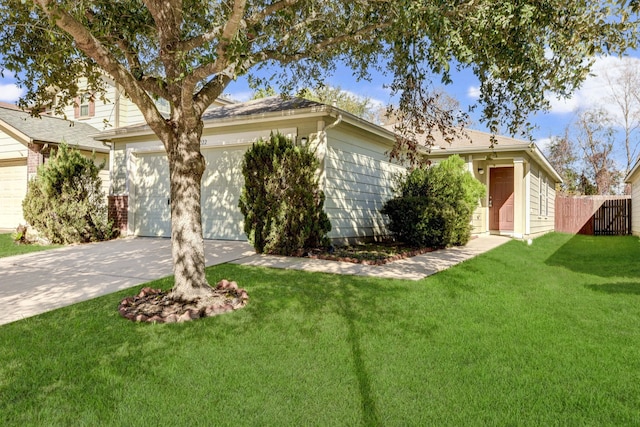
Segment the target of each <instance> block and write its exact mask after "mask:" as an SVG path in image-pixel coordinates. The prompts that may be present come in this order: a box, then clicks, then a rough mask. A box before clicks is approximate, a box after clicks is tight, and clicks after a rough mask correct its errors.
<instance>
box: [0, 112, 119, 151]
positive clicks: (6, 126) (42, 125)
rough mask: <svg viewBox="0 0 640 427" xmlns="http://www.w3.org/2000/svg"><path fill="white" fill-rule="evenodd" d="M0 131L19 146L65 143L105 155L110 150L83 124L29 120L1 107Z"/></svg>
mask: <svg viewBox="0 0 640 427" xmlns="http://www.w3.org/2000/svg"><path fill="white" fill-rule="evenodd" d="M0 129H2V130H5V131H7V132H9V133H11V134H12V135H14V136H15V137H16V139H18V140H19V141H20V142H22V143H25V144H26V143H30V142H37V143H44V144H55V145H57V144H60V143H61V142H63V141H64V142H66V143H67V144H68V145H69V146H71V147H76V148H79V149H84V150H91V151H97V152H103V153H106V152H108V151H109V149H108V148H107V147H105V146H104V144H102V143H101V142H100V141H96V140H95V139H94V138H93V137H92V135H95V134H96V129H95V128H94V127H93V126H90V125H88V124H85V123H82V122H71V121H68V120H65V119H60V118H57V117H50V116H40V117H32V116H31V114H29V113H27V112H25V111H22V110H17V109H13V108H6V107H3V106H0Z"/></svg>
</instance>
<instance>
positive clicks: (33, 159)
mask: <svg viewBox="0 0 640 427" xmlns="http://www.w3.org/2000/svg"><path fill="white" fill-rule="evenodd" d="M43 163H44V156H43V155H42V144H34V143H29V150H28V154H27V175H28V176H29V177H31V176H34V175H35V174H36V172H38V166H40V165H41V164H43Z"/></svg>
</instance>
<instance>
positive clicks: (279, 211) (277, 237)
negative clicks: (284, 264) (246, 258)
mask: <svg viewBox="0 0 640 427" xmlns="http://www.w3.org/2000/svg"><path fill="white" fill-rule="evenodd" d="M317 169H318V160H317V159H316V157H315V156H314V154H313V153H311V152H310V151H309V149H308V148H307V147H296V146H294V145H293V143H292V142H291V141H290V140H288V139H286V138H285V137H284V136H282V135H272V136H271V138H270V140H269V141H267V142H265V141H262V140H261V141H258V142H256V143H254V144H253V146H252V147H251V149H249V150H248V151H247V152H246V154H245V158H244V162H243V166H242V174H243V175H244V180H245V185H244V187H243V189H242V194H241V195H240V202H239V207H240V210H241V211H242V214H243V215H244V229H245V232H246V234H247V237H248V238H249V241H250V242H251V243H252V244H253V246H254V248H255V249H256V252H258V253H272V254H280V255H295V254H299V253H300V252H301V251H302V250H303V249H305V248H314V247H318V246H320V245H322V244H324V243H326V242H325V239H326V237H325V235H326V233H328V232H329V231H330V230H331V224H330V222H329V219H328V217H327V214H326V213H325V212H324V210H323V206H324V193H323V192H322V191H321V190H320V187H319V183H318V177H317V175H316V172H317Z"/></svg>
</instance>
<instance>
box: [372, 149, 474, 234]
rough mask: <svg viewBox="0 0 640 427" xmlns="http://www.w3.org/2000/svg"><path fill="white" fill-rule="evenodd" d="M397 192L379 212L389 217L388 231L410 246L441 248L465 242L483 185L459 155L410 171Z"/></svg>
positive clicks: (469, 232)
mask: <svg viewBox="0 0 640 427" xmlns="http://www.w3.org/2000/svg"><path fill="white" fill-rule="evenodd" d="M397 192H398V194H399V195H398V197H395V198H393V199H390V200H388V201H387V202H386V203H385V204H384V206H383V208H382V211H381V212H382V213H383V214H385V215H388V217H389V224H388V227H389V230H390V231H391V232H392V233H394V234H395V235H396V236H397V237H398V239H400V240H401V241H403V242H406V243H408V244H411V245H416V246H428V247H445V246H450V245H456V246H457V245H464V244H466V243H467V242H468V241H469V239H470V238H471V225H470V221H471V215H472V214H473V211H474V210H475V208H476V207H477V206H478V199H479V198H480V197H482V196H483V195H484V193H485V187H484V185H483V184H481V183H480V182H479V181H477V180H476V179H475V178H474V177H473V176H472V175H471V174H470V173H468V172H467V170H466V169H465V163H464V161H463V160H462V159H461V158H460V157H459V156H451V157H449V158H447V159H446V160H444V161H442V162H441V163H439V164H438V165H435V166H429V167H425V168H420V169H414V170H413V171H411V172H410V173H409V174H408V175H407V176H406V177H405V179H404V180H403V181H402V182H401V183H400V184H399V188H398V189H397Z"/></svg>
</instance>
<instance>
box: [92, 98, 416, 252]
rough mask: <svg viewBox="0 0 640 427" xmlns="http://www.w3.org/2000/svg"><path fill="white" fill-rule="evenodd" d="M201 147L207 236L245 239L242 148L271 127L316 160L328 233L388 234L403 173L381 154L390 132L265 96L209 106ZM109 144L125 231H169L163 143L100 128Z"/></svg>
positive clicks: (140, 133) (145, 132)
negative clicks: (387, 206)
mask: <svg viewBox="0 0 640 427" xmlns="http://www.w3.org/2000/svg"><path fill="white" fill-rule="evenodd" d="M203 120H204V130H203V134H202V140H201V150H202V154H203V156H204V158H205V159H206V162H207V169H206V171H205V174H204V176H203V178H202V180H203V181H202V182H203V185H202V206H203V209H202V223H203V234H204V237H205V238H207V239H229V240H246V235H245V234H244V229H243V216H242V214H241V212H240V209H239V208H238V199H239V196H240V192H241V188H242V185H243V177H242V173H241V165H242V161H243V156H244V153H245V151H246V150H247V149H248V148H249V147H250V146H251V144H252V143H253V142H255V141H257V140H258V139H260V138H265V139H266V138H269V136H270V134H271V133H272V132H273V133H275V132H279V133H281V134H283V135H285V136H288V137H289V138H291V139H292V140H293V141H295V142H296V143H297V144H309V145H310V146H311V148H312V149H313V150H314V151H315V153H316V155H317V156H318V158H319V159H320V164H321V166H320V174H321V178H320V181H321V186H322V189H323V190H324V192H325V196H326V199H325V211H326V212H327V215H328V216H329V219H330V221H331V225H332V230H331V232H330V235H329V237H330V238H332V239H335V240H341V241H348V240H356V239H362V238H365V237H371V236H380V235H383V234H386V229H385V218H383V217H382V215H381V214H380V212H379V210H380V209H381V208H382V205H383V203H384V201H386V200H387V199H388V198H390V197H391V196H392V187H393V182H394V181H393V180H394V177H395V176H396V175H397V174H398V173H401V172H403V171H404V168H403V167H402V166H400V165H397V164H393V163H391V162H390V161H389V160H388V158H387V156H386V152H387V151H388V150H389V149H390V148H391V146H392V144H393V141H394V134H393V133H392V132H390V131H388V130H386V129H384V128H381V127H379V126H377V125H374V124H372V123H369V122H367V121H365V120H362V119H360V118H358V117H356V116H353V115H351V114H349V113H346V112H344V111H340V110H338V109H336V108H334V107H331V106H328V105H324V104H320V103H318V102H314V101H308V100H304V99H298V98H294V99H289V100H283V99H281V98H278V97H271V98H264V99H259V100H254V101H249V102H245V103H241V104H231V105H225V106H219V107H217V108H212V109H211V110H209V111H208V112H207V113H205V115H204V117H203ZM98 139H99V140H100V141H103V142H104V143H106V144H109V145H110V146H111V157H112V159H113V164H112V181H111V183H112V193H111V196H110V199H111V201H110V203H111V208H112V212H113V215H114V217H116V218H118V219H119V221H118V223H119V226H120V227H121V231H122V232H123V234H128V235H138V236H165V237H168V236H170V233H171V221H170V199H169V194H170V192H169V172H168V163H167V159H166V154H165V151H164V147H163V145H162V144H161V143H160V141H159V140H158V138H157V137H156V136H155V135H154V134H153V133H152V131H151V129H150V128H149V127H148V126H147V125H140V126H129V127H125V128H118V129H112V130H108V131H105V132H103V133H102V134H101V135H100V136H99V137H98Z"/></svg>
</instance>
